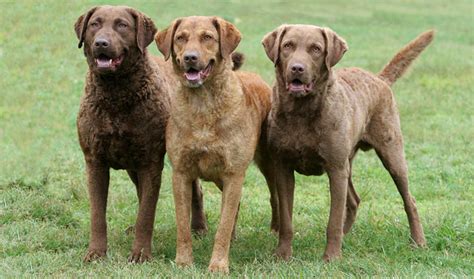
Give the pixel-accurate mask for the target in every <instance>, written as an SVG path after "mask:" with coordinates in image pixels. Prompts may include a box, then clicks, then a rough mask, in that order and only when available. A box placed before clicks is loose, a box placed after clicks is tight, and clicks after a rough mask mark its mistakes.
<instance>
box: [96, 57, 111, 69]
mask: <svg viewBox="0 0 474 279" xmlns="http://www.w3.org/2000/svg"><path fill="white" fill-rule="evenodd" d="M96 61H97V66H98V67H99V68H109V67H110V66H112V59H97V60H96Z"/></svg>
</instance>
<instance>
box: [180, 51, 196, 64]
mask: <svg viewBox="0 0 474 279" xmlns="http://www.w3.org/2000/svg"><path fill="white" fill-rule="evenodd" d="M198 58H199V54H198V53H197V52H196V51H187V52H185V53H184V62H186V63H196V62H197V60H198Z"/></svg>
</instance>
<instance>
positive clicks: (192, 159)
mask: <svg viewBox="0 0 474 279" xmlns="http://www.w3.org/2000/svg"><path fill="white" fill-rule="evenodd" d="M155 39H156V43H157V45H158V48H159V49H160V51H161V52H162V53H163V55H164V56H165V59H168V58H170V57H171V58H172V61H173V64H174V69H175V73H176V75H177V76H178V78H179V79H180V87H179V89H178V92H176V94H175V95H173V97H172V99H171V118H170V122H169V125H168V128H167V133H166V139H167V151H168V154H169V158H170V160H171V163H172V166H173V190H174V199H175V206H176V222H177V230H178V232H177V249H176V263H177V264H178V265H182V266H186V265H190V264H192V262H193V256H192V242H191V232H190V230H189V226H188V224H189V210H190V209H189V206H190V204H191V182H192V181H193V180H194V179H196V178H198V177H200V178H203V179H205V180H208V181H213V182H214V183H216V185H217V186H218V187H219V188H220V189H221V190H222V193H223V194H222V209H221V219H220V223H219V227H218V230H217V233H216V236H215V243H214V250H213V253H212V258H211V261H210V265H209V270H210V271H222V272H228V271H229V259H228V257H229V247H230V241H231V235H232V231H233V227H234V224H235V220H236V216H237V213H238V207H239V201H240V197H241V192H242V184H243V182H244V177H245V172H246V170H247V167H248V166H249V164H250V163H251V161H252V158H254V156H255V159H256V162H257V165H258V166H259V167H260V169H261V170H262V172H263V173H264V175H265V177H266V178H268V179H271V178H272V177H273V174H271V173H270V172H269V171H271V170H270V169H269V168H268V166H267V165H266V162H265V161H264V160H261V159H260V158H262V152H264V150H263V149H262V146H261V145H259V141H260V140H261V139H260V133H261V128H262V124H263V123H264V121H265V120H266V117H267V114H268V112H269V110H270V96H271V89H270V87H269V86H268V85H267V84H266V83H265V82H264V81H263V80H262V79H261V78H260V77H259V76H257V75H255V74H252V73H245V72H234V71H233V69H232V67H233V63H232V60H231V53H232V52H233V51H234V49H235V48H236V47H237V45H238V44H239V41H240V32H239V31H238V30H237V29H236V27H235V26H234V25H232V24H231V23H229V22H227V21H224V20H223V19H220V18H217V17H200V16H195V17H187V18H181V19H177V20H175V21H174V22H173V23H172V24H171V26H170V27H168V28H167V29H166V30H164V31H162V32H159V33H158V34H157V35H156V37H155ZM256 150H257V152H256ZM267 182H269V185H271V181H269V180H268V181H267ZM271 192H272V197H273V198H274V199H273V200H272V203H273V205H272V206H273V208H274V209H275V210H276V209H277V206H276V201H275V199H276V194H275V192H274V191H271ZM273 216H274V219H273V221H274V222H272V227H273V229H275V230H277V229H278V227H277V223H275V222H277V214H276V213H275V212H274V215H273Z"/></svg>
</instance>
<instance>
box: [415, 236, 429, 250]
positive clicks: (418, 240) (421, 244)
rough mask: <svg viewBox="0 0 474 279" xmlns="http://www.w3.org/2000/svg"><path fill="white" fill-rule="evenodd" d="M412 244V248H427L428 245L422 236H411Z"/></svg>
mask: <svg viewBox="0 0 474 279" xmlns="http://www.w3.org/2000/svg"><path fill="white" fill-rule="evenodd" d="M412 245H413V247H414V248H427V247H428V245H427V244H426V240H425V238H424V237H417V238H412Z"/></svg>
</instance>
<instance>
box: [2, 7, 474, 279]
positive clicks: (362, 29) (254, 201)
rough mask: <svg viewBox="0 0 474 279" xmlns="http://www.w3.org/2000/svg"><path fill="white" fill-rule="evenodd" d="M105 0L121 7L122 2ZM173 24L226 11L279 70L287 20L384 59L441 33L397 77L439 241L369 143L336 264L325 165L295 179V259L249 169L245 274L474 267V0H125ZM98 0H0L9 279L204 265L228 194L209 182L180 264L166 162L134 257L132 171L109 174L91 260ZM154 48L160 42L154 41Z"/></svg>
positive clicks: (454, 272)
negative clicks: (327, 252)
mask: <svg viewBox="0 0 474 279" xmlns="http://www.w3.org/2000/svg"><path fill="white" fill-rule="evenodd" d="M102 2H103V3H106V2H107V3H111V4H123V3H122V2H115V1H102ZM126 4H127V5H130V6H133V7H135V8H137V9H139V10H141V11H144V12H145V13H147V14H148V15H149V16H151V17H152V18H153V19H154V20H155V23H156V25H157V26H158V27H159V28H160V29H163V28H165V27H166V26H167V25H168V24H169V23H170V22H171V21H172V19H173V18H175V17H179V16H185V15H192V14H203V15H220V16H222V17H224V18H226V19H228V20H230V21H232V22H234V23H235V24H236V25H237V27H238V28H239V29H240V30H241V32H242V33H243V35H244V38H243V40H242V43H241V44H240V46H239V50H240V51H242V52H244V53H245V54H246V55H247V62H246V64H245V65H244V69H245V70H250V71H255V72H258V73H259V74H261V75H262V76H263V77H264V78H265V79H266V80H267V81H268V82H273V80H274V73H273V66H272V64H271V62H270V61H269V60H268V59H267V58H266V57H265V54H264V51H263V48H262V47H261V45H260V41H261V39H262V37H263V35H265V34H266V33H267V32H269V31H271V30H272V29H274V28H275V27H276V26H278V25H279V24H281V23H285V22H288V23H310V24H316V25H323V26H330V27H331V28H333V29H334V30H336V31H337V32H338V33H339V34H340V35H341V36H343V37H344V38H345V39H346V40H347V42H348V44H349V48H350V50H349V51H348V52H347V53H346V55H345V57H344V58H343V60H342V61H341V63H340V65H339V67H340V66H359V67H363V68H366V69H368V70H371V71H378V70H379V69H381V67H382V66H383V65H384V63H386V62H387V61H388V60H389V59H390V57H391V56H392V55H393V54H395V52H396V51H397V50H398V49H399V48H401V47H402V46H403V45H404V44H405V43H407V42H408V41H409V40H411V39H412V38H414V37H415V36H416V35H417V34H419V33H421V32H422V31H424V30H426V29H429V28H435V29H436V30H437V36H436V39H435V41H434V43H433V44H432V45H431V46H430V47H429V48H428V49H427V50H426V52H424V53H423V54H422V56H421V57H420V59H419V60H418V61H417V62H416V63H415V65H414V67H412V70H411V71H410V72H409V73H408V74H406V76H405V77H404V78H403V79H401V80H400V81H399V82H398V83H397V84H396V85H395V86H394V90H395V92H396V99H397V101H398V104H399V109H400V114H401V121H402V127H403V132H404V136H405V142H406V144H405V147H406V156H407V159H408V162H409V167H410V181H411V185H410V187H411V191H412V193H413V194H414V196H415V197H416V198H417V204H418V208H419V213H420V215H421V218H422V222H423V224H424V228H425V233H426V237H427V241H428V245H429V248H427V249H421V250H420V249H413V248H411V247H410V245H409V230H408V224H407V220H406V216H405V213H404V211H403V206H402V202H401V198H400V197H399V195H398V193H397V191H396V188H395V186H394V184H393V182H392V181H391V179H390V177H389V175H388V173H387V172H386V171H385V170H384V169H383V167H382V165H381V163H380V162H379V161H378V159H377V158H376V156H375V154H374V153H373V152H368V153H365V154H364V153H362V154H360V155H359V156H358V157H357V159H356V161H355V170H354V183H355V186H356V188H357V190H358V192H359V193H360V196H361V198H362V204H361V207H360V211H359V213H358V219H357V221H356V223H355V225H354V228H353V231H352V232H351V233H350V234H349V235H347V237H345V239H344V245H343V254H344V258H343V259H342V260H340V261H337V262H334V263H331V264H324V263H323V262H322V261H321V255H322V253H323V249H324V246H325V227H326V223H327V218H328V208H329V203H328V189H327V188H328V187H327V185H328V182H327V177H325V176H323V177H304V176H297V189H296V197H295V199H296V201H295V213H294V226H295V233H296V234H295V239H294V258H293V259H292V260H291V261H290V262H289V263H284V262H279V261H277V260H275V259H274V258H273V257H272V256H271V254H272V251H273V249H274V247H275V246H276V241H277V240H276V238H275V237H274V236H273V235H272V234H271V233H270V232H269V221H270V207H269V202H268V199H269V194H268V192H267V189H266V186H265V183H264V180H263V177H262V176H261V175H260V174H259V173H258V171H256V169H255V167H254V166H252V167H251V168H250V169H249V171H248V172H247V179H246V181H245V185H244V192H243V198H242V207H241V214H240V218H239V223H238V239H237V240H236V241H234V243H233V245H232V248H231V276H233V277H366V276H376V277H415V276H416V277H472V276H473V275H474V255H473V253H474V226H473V221H472V212H474V208H473V207H474V206H473V204H474V203H473V201H474V189H473V185H474V163H473V160H472V156H473V154H474V145H473V144H472V140H473V139H474V125H473V123H474V115H473V113H472V109H473V108H474V96H473V90H472V88H474V67H473V63H474V59H473V58H474V51H473V45H474V33H473V32H472V25H473V23H474V20H473V10H474V4H473V3H472V2H471V1H451V2H449V3H448V2H446V1H441V0H436V1H428V0H416V1H399V2H396V3H395V2H387V3H383V2H382V1H370V0H362V1H353V2H350V3H347V1H324V2H323V1H317V2H316V1H299V2H294V3H290V2H288V3H283V2H280V3H274V2H271V1H259V2H258V5H257V2H255V1H229V2H228V1H211V2H209V1H202V2H201V1H196V2H192V3H184V1H182V2H181V1H180V2H177V1H166V2H164V3H153V2H152V1H128V2H127V3H126ZM93 5H94V3H92V2H91V1H64V2H63V1H41V2H40V1H33V0H29V1H1V2H0V9H1V11H2V15H1V16H0V26H2V28H1V29H0V76H1V78H0V94H1V95H0V259H1V260H0V277H2V278H3V277H16V276H54V277H86V276H87V277H88V276H93V277H106V276H107V277H108V276H114V277H132V276H133V277H148V276H157V277H176V278H182V277H208V276H209V274H208V273H207V271H206V269H207V264H208V261H209V259H210V255H211V249H212V248H211V247H212V244H213V235H214V233H215V230H216V225H217V221H218V217H219V214H218V212H219V208H220V193H219V191H218V190H217V189H216V188H215V187H213V185H210V184H205V188H204V191H205V208H206V212H207V215H208V218H209V223H210V233H209V234H208V235H207V236H206V237H204V238H202V239H196V240H195V241H194V256H195V265H194V266H193V267H192V268H187V269H179V268H177V267H176V266H175V265H174V263H173V260H174V255H175V240H176V239H175V237H176V236H175V224H174V210H173V199H172V193H171V184H170V182H171V181H170V174H171V170H170V167H169V166H167V167H166V168H165V172H164V178H163V187H162V190H161V195H160V201H159V203H158V208H157V218H156V222H155V232H154V238H153V244H154V248H153V256H154V260H153V261H152V262H150V263H146V264H144V265H130V264H127V263H126V258H127V255H128V251H129V249H130V247H131V242H132V236H131V235H127V234H126V233H125V229H126V228H127V227H128V226H129V225H131V224H133V223H134V220H135V216H136V210H137V201H136V195H135V192H134V191H135V190H134V187H133V186H132V184H131V182H130V181H129V180H128V178H127V177H126V175H125V174H124V172H119V171H114V172H112V178H111V187H110V198H109V206H108V215H107V218H108V225H109V227H108V228H109V230H108V234H109V250H108V258H107V259H106V260H104V261H101V262H97V263H92V264H83V263H82V262H81V260H82V256H83V255H84V252H85V250H86V248H87V243H88V234H89V211H88V198H87V191H86V184H85V176H84V161H83V158H82V153H81V151H80V148H79V145H78V142H77V136H76V130H75V118H76V113H77V110H78V105H79V98H80V96H81V94H82V89H83V85H84V84H83V82H84V76H85V73H86V70H87V66H86V63H85V60H84V57H83V55H82V50H78V49H77V39H76V37H75V34H74V32H73V24H74V22H75V20H76V18H77V17H78V16H79V15H80V14H81V13H83V12H85V11H86V10H87V9H88V8H89V7H91V6H93ZM149 49H150V51H152V52H153V53H155V54H158V52H157V50H156V47H155V45H154V44H152V45H150V47H149Z"/></svg>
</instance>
